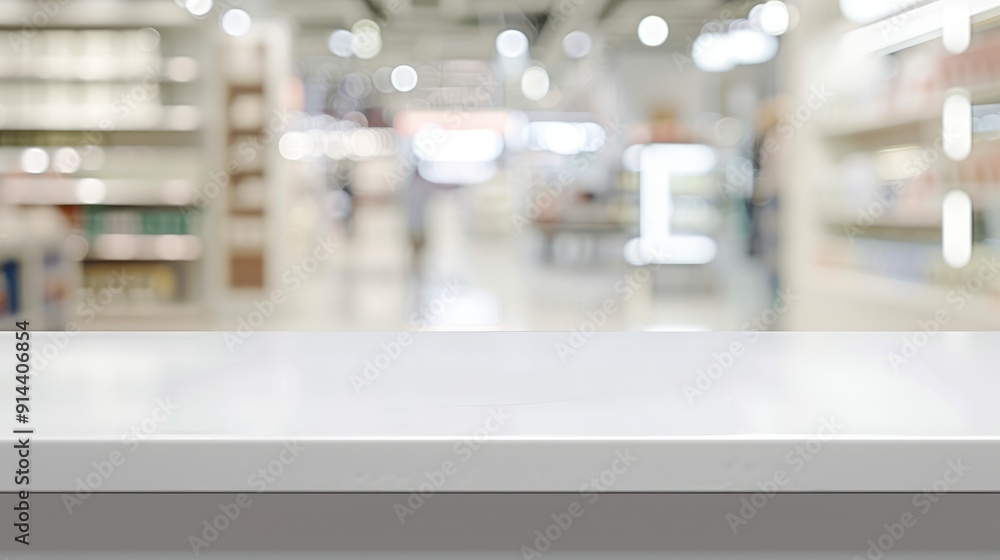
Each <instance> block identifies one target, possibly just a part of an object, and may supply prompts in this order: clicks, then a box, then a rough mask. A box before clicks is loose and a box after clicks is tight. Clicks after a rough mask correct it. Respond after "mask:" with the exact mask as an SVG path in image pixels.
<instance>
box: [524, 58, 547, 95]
mask: <svg viewBox="0 0 1000 560" xmlns="http://www.w3.org/2000/svg"><path fill="white" fill-rule="evenodd" d="M521 93H523V94H524V96H525V97H526V98H528V99H530V100H532V101H538V100H540V99H542V98H543V97H545V96H546V95H547V94H548V93H549V73H548V72H546V71H545V69H544V68H541V67H539V66H532V67H530V68H528V69H527V70H525V71H524V74H523V75H522V76H521Z"/></svg>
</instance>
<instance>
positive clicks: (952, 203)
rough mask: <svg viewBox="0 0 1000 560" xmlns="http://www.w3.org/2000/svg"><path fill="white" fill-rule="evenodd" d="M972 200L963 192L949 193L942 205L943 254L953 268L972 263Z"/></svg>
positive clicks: (954, 191)
mask: <svg viewBox="0 0 1000 560" xmlns="http://www.w3.org/2000/svg"><path fill="white" fill-rule="evenodd" d="M972 234H973V229H972V198H970V197H969V195H968V193H966V192H965V191H961V190H953V191H949V192H948V194H946V195H945V196H944V200H943V201H942V203H941V254H942V256H943V257H944V262H945V263H946V264H947V265H948V266H950V267H951V268H963V267H965V266H966V265H968V264H969V263H970V262H971V261H972Z"/></svg>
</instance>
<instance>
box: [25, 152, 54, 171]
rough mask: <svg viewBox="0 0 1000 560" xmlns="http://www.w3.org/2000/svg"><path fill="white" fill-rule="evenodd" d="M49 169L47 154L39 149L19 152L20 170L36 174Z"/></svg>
mask: <svg viewBox="0 0 1000 560" xmlns="http://www.w3.org/2000/svg"><path fill="white" fill-rule="evenodd" d="M48 168H49V153H48V152H46V151H45V150H43V149H41V148H28V149H27V150H24V151H23V152H21V169H22V170H24V172H25V173H33V174H38V173H42V172H44V171H45V170H46V169H48Z"/></svg>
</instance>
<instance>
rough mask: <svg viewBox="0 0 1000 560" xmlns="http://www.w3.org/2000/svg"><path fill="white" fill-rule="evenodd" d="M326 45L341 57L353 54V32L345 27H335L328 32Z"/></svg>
mask: <svg viewBox="0 0 1000 560" xmlns="http://www.w3.org/2000/svg"><path fill="white" fill-rule="evenodd" d="M326 46H327V48H328V49H330V52H331V53H333V54H335V55H337V56H339V57H341V58H350V57H351V55H353V54H354V34H353V33H351V32H350V31H348V30H346V29H337V30H335V31H334V32H333V33H331V34H330V39H329V40H328V41H327V43H326Z"/></svg>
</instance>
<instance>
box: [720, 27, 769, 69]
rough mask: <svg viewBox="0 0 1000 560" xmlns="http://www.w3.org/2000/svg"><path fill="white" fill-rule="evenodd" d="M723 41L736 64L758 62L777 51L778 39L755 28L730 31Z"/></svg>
mask: <svg viewBox="0 0 1000 560" xmlns="http://www.w3.org/2000/svg"><path fill="white" fill-rule="evenodd" d="M725 42H726V44H725V47H724V48H725V50H726V51H728V54H729V57H730V58H731V59H732V60H733V61H734V62H736V63H737V64H760V63H762V62H767V61H769V60H771V59H772V58H774V55H776V54H777V53H778V40H777V39H776V38H774V37H773V36H771V35H768V34H766V33H763V32H760V31H757V30H756V29H749V28H746V29H735V30H733V31H730V32H729V33H728V34H727V37H726V39H725Z"/></svg>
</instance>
